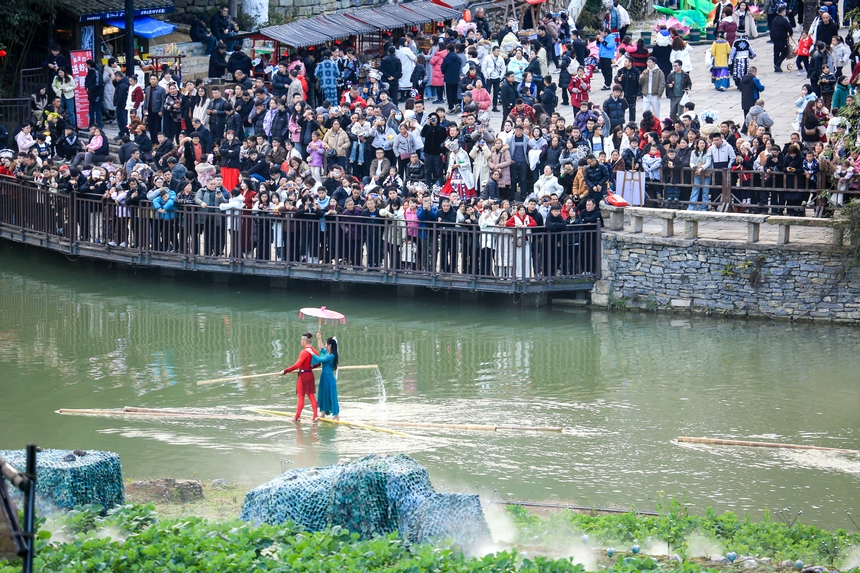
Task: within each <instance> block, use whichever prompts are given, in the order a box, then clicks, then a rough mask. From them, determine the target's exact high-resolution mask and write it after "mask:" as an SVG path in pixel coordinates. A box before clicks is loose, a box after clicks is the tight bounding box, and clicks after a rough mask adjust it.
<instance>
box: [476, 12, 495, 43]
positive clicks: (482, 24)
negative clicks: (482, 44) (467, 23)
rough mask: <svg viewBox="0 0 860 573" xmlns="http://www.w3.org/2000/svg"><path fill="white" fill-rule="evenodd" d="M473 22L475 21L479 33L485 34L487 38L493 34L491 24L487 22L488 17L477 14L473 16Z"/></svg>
mask: <svg viewBox="0 0 860 573" xmlns="http://www.w3.org/2000/svg"><path fill="white" fill-rule="evenodd" d="M472 22H474V23H475V28H476V30H477V32H478V33H479V34H481V35H482V36H484V38H486V39H488V40H489V39H490V38H491V37H492V34H490V25H489V24H488V23H487V19H486V18H484V17H483V16H475V17H474V18H472Z"/></svg>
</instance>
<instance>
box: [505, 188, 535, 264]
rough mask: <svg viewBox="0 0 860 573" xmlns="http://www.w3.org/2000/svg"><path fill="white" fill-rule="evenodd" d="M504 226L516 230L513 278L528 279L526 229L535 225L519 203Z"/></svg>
mask: <svg viewBox="0 0 860 573" xmlns="http://www.w3.org/2000/svg"><path fill="white" fill-rule="evenodd" d="M505 226H506V227H514V228H516V229H517V233H516V235H514V253H515V257H514V264H515V266H514V277H515V278H520V279H525V278H528V277H529V273H530V272H531V268H532V265H531V247H530V245H529V232H528V228H529V227H536V226H537V223H536V222H535V220H534V219H532V218H531V216H529V214H528V213H526V206H525V205H523V204H522V203H520V204H519V205H518V206H517V210H516V213H514V214H513V216H511V218H510V219H508V220H507V221H506V222H505ZM520 229H522V230H520Z"/></svg>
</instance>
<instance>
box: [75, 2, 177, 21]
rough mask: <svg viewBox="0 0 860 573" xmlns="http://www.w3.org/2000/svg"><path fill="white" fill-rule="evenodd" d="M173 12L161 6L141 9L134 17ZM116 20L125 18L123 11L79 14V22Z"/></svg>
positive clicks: (170, 7) (168, 7) (169, 7)
mask: <svg viewBox="0 0 860 573" xmlns="http://www.w3.org/2000/svg"><path fill="white" fill-rule="evenodd" d="M171 12H173V6H172V5H170V6H161V7H159V8H141V9H140V10H135V11H134V15H135V16H152V15H153V14H169V13H171ZM116 18H125V10H117V11H116V12H101V13H99V14H81V17H80V20H79V21H80V22H96V21H98V20H111V19H116Z"/></svg>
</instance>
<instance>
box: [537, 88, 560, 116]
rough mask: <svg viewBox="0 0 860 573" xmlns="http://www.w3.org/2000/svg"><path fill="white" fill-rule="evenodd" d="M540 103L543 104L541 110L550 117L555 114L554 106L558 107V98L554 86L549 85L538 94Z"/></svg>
mask: <svg viewBox="0 0 860 573" xmlns="http://www.w3.org/2000/svg"><path fill="white" fill-rule="evenodd" d="M540 102H541V103H542V104H543V108H544V109H545V110H546V112H547V113H548V114H550V115H552V114H553V113H555V106H557V105H558V96H557V95H556V93H555V84H549V85H548V86H546V87H545V88H544V89H543V92H542V93H541V94H540Z"/></svg>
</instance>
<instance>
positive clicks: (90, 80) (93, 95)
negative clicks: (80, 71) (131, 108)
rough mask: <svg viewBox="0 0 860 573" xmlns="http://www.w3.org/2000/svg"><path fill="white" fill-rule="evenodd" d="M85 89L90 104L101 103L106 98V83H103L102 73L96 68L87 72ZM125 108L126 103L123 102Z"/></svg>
mask: <svg viewBox="0 0 860 573" xmlns="http://www.w3.org/2000/svg"><path fill="white" fill-rule="evenodd" d="M84 87H85V88H86V90H87V100H88V101H89V102H90V103H99V102H100V101H102V96H104V89H105V86H104V82H103V81H102V72H101V70H100V69H99V68H98V66H95V67H93V68H91V69H90V70H88V71H87V77H86V79H85V80H84ZM123 107H125V103H124V102H123Z"/></svg>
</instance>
